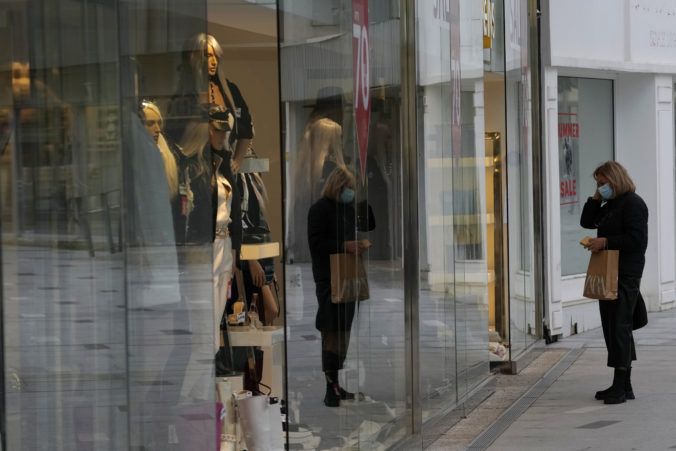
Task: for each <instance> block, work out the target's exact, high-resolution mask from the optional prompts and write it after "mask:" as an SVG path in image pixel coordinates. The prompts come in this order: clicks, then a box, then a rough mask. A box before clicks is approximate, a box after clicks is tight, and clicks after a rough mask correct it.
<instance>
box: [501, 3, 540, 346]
mask: <svg viewBox="0 0 676 451" xmlns="http://www.w3.org/2000/svg"><path fill="white" fill-rule="evenodd" d="M505 30H506V32H505V33H506V34H505V55H506V64H507V71H506V102H507V161H506V162H507V213H508V229H509V231H508V233H509V318H510V328H509V331H510V336H509V345H510V353H511V358H515V357H517V355H518V354H519V353H520V352H522V351H523V350H524V349H525V347H526V346H528V345H530V344H532V343H533V342H534V341H535V339H536V337H537V331H536V327H535V299H534V289H535V286H534V279H533V273H532V267H531V265H532V263H531V262H532V261H533V258H534V254H533V253H534V245H535V240H534V235H533V233H534V232H533V213H532V212H533V193H532V186H533V182H532V180H533V178H532V174H533V172H532V171H533V167H532V147H531V134H530V131H531V106H530V89H531V88H530V66H529V62H528V2H518V1H515V0H509V1H507V2H506V7H505Z"/></svg>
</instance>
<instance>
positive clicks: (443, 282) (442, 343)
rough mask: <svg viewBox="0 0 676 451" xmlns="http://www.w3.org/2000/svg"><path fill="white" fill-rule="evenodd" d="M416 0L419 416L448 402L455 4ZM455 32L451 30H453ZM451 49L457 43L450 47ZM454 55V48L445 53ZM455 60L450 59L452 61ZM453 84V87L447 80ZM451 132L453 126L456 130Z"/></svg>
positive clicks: (452, 354)
mask: <svg viewBox="0 0 676 451" xmlns="http://www.w3.org/2000/svg"><path fill="white" fill-rule="evenodd" d="M453 6H454V7H455V8H456V9H455V10H453V11H451V4H450V3H448V2H445V3H444V4H441V5H437V4H435V5H434V6H433V5H432V4H431V3H427V2H418V3H417V23H418V28H417V46H416V48H417V65H418V85H419V88H418V90H419V93H420V94H419V101H418V103H419V105H421V106H422V107H421V108H420V109H419V115H418V118H417V121H418V130H419V132H418V133H419V135H420V136H419V142H420V146H419V148H418V154H419V156H420V157H419V160H418V161H419V163H418V164H419V168H418V173H419V180H418V196H419V210H420V214H419V215H418V220H419V229H420V238H419V255H420V257H419V258H420V270H421V281H420V295H419V296H420V301H419V305H420V326H419V330H420V345H419V349H420V376H419V379H420V397H421V399H420V403H421V406H422V411H423V421H425V420H427V419H428V418H431V417H433V416H434V415H435V414H437V413H438V412H440V411H441V410H443V409H445V408H447V407H448V406H449V405H451V404H452V403H454V402H455V401H456V395H457V392H456V386H457V385H456V345H455V342H456V334H455V332H454V329H455V305H454V296H453V294H454V289H453V277H452V275H453V271H454V258H453V255H454V247H453V243H454V234H453V216H452V214H453V200H454V196H453V183H452V182H453V179H452V177H451V171H452V164H453V147H452V140H453V136H452V135H453V133H452V130H453V128H452V113H453V111H452V106H453V99H454V98H456V97H455V96H457V95H458V94H459V93H458V91H457V90H456V92H455V93H454V92H453V87H454V85H453V83H452V80H451V59H450V58H451V43H450V38H451V32H450V27H451V23H452V22H453V23H454V26H457V20H456V21H452V17H451V15H454V16H455V17H457V15H458V10H457V7H458V3H457V2H456V3H454V4H453ZM454 38H457V35H454ZM456 51H457V49H456ZM453 56H454V57H455V58H457V54H455V53H454V54H453ZM455 61H456V62H457V59H456V60H455ZM455 86H457V85H455ZM456 131H457V129H456Z"/></svg>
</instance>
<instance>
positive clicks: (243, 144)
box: [230, 139, 251, 173]
mask: <svg viewBox="0 0 676 451" xmlns="http://www.w3.org/2000/svg"><path fill="white" fill-rule="evenodd" d="M250 142H251V140H250V139H238V140H237V144H236V145H235V154H234V155H233V156H232V162H231V163H230V164H231V165H232V172H233V173H237V172H239V168H240V166H241V165H242V160H243V159H244V155H245V154H246V150H247V149H248V148H249V143H250Z"/></svg>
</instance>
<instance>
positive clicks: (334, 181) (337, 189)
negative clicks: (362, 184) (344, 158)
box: [322, 166, 356, 201]
mask: <svg viewBox="0 0 676 451" xmlns="http://www.w3.org/2000/svg"><path fill="white" fill-rule="evenodd" d="M355 185H356V180H355V177H354V174H352V172H351V171H350V170H349V169H347V168H346V167H345V166H338V167H337V168H336V169H334V170H333V172H331V174H330V175H329V177H328V178H327V179H326V184H324V189H322V196H323V197H326V198H327V199H331V200H333V201H338V200H339V198H340V194H341V193H342V192H343V190H344V189H345V188H352V189H354V187H355Z"/></svg>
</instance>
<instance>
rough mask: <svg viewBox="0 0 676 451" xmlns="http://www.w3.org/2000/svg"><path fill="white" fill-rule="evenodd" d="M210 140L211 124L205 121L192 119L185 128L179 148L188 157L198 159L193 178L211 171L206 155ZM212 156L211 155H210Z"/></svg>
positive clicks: (192, 174) (191, 175)
mask: <svg viewBox="0 0 676 451" xmlns="http://www.w3.org/2000/svg"><path fill="white" fill-rule="evenodd" d="M208 142H209V124H208V123H206V122H204V121H190V122H189V123H188V125H187V126H186V128H185V132H184V133H183V137H182V138H181V143H180V144H179V146H178V148H179V150H180V151H181V153H182V154H183V155H184V156H185V157H186V158H190V159H192V158H193V157H194V158H195V160H196V167H194V168H193V169H194V173H191V174H190V177H191V178H197V177H200V176H201V175H202V174H208V173H209V171H210V168H209V162H208V161H207V156H205V155H204V150H205V147H206V144H207V143H208ZM208 157H209V158H210V157H211V155H208Z"/></svg>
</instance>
